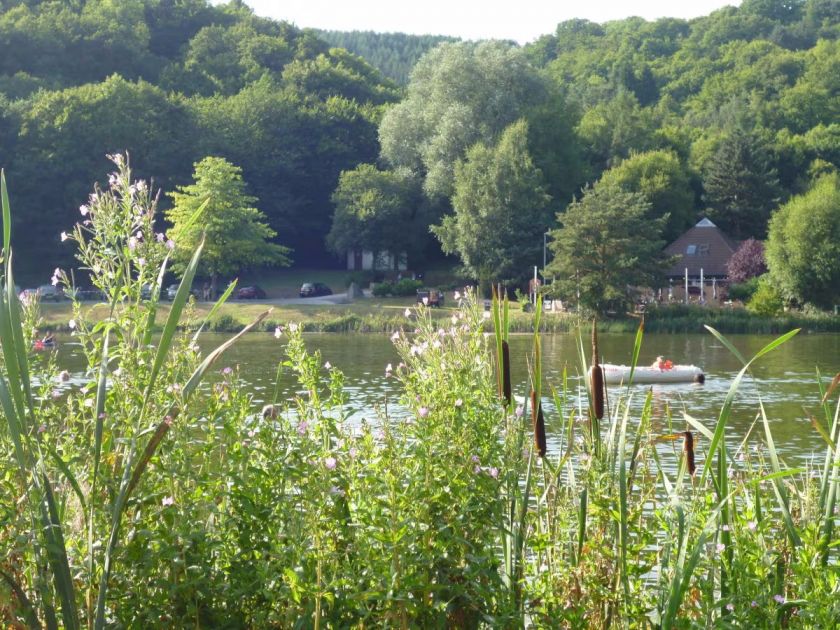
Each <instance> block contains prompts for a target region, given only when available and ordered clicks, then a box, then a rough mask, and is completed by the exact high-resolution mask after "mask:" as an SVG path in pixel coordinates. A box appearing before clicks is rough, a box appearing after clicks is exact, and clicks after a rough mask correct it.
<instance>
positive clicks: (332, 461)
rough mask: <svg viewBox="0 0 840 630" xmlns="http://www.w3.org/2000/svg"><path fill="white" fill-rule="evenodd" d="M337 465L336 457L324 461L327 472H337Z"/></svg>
mask: <svg viewBox="0 0 840 630" xmlns="http://www.w3.org/2000/svg"><path fill="white" fill-rule="evenodd" d="M336 463H337V462H336V461H335V457H327V458H326V459H324V466H325V467H326V469H327V470H335V465H336Z"/></svg>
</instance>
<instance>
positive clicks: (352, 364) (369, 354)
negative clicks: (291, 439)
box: [59, 333, 840, 464]
mask: <svg viewBox="0 0 840 630" xmlns="http://www.w3.org/2000/svg"><path fill="white" fill-rule="evenodd" d="M228 338H229V335H226V334H219V333H207V334H205V335H203V337H202V347H203V348H204V349H205V350H208V349H212V348H214V347H216V346H218V345H219V344H221V343H222V342H223V341H225V340H226V339H228ZM774 338H775V337H774V336H769V335H768V336H764V335H732V336H730V337H729V339H730V341H731V342H732V343H733V345H734V346H735V347H736V348H738V350H739V351H740V352H741V353H742V354H743V355H744V356H745V357H746V358H748V359H749V358H751V357H752V356H753V355H754V354H755V353H756V352H757V351H758V350H760V349H761V348H762V347H764V346H765V345H766V344H767V343H769V342H770V341H772V340H773V339H774ZM305 339H306V343H307V345H308V347H309V348H310V350H313V351H314V350H320V351H321V354H322V356H323V360H324V361H329V362H330V363H331V364H332V365H333V366H334V367H336V368H338V369H340V370H342V371H343V372H344V373H345V375H346V387H347V391H348V395H349V399H350V411H351V414H352V417H353V418H354V419H356V420H359V419H361V418H364V417H368V418H372V417H373V416H374V415H375V411H374V409H375V408H376V407H381V406H382V405H383V404H384V403H385V402H386V400H387V402H388V406H389V412H390V413H394V412H396V413H397V414H398V413H399V407H398V398H399V394H400V391H399V385H398V383H397V382H396V381H395V380H394V379H386V378H385V366H386V365H387V364H388V363H393V364H394V365H397V363H399V358H398V356H397V353H396V351H395V349H394V347H393V345H392V343H391V341H390V339H389V336H388V335H387V334H346V335H343V334H308V335H306V336H305ZM599 341H600V349H601V353H602V356H603V360H604V362H609V363H625V364H626V363H629V362H630V359H631V353H632V349H633V341H634V337H633V335H629V334H603V335H600V336H599ZM576 344H577V338H576V336H575V335H572V334H554V335H544V336H543V364H544V374H545V384H544V386H543V390H544V392H546V393H547V392H548V391H549V389H550V387H551V386H552V385H554V386H557V387H560V386H561V384H562V371H563V368H564V367H566V368H568V372H569V375H570V377H573V378H570V383H571V385H570V387H572V388H575V389H579V388H580V387H581V385H582V381H581V380H580V379H579V378H577V374H578V371H579V367H578V366H579V364H580V361H579V359H578V351H577V349H576ZM530 347H531V336H530V335H520V336H514V337H513V338H512V343H511V351H512V365H513V370H514V383H516V382H517V381H518V382H519V383H520V386H519V387H515V388H514V389H515V393H517V394H524V393H525V379H526V376H527V371H526V370H527V368H526V356H527V354H528V353H529V352H530ZM586 347H587V352H588V342H586ZM59 352H60V358H59V360H60V362H61V363H62V366H63V367H67V368H68V369H70V370H73V369H76V370H80V369H81V367H82V365H81V360H80V357H79V356H78V355H77V351H76V349H75V348H74V347H73V345H72V340H71V339H67V340H65V343H62V344H61V346H60V350H59ZM657 355H662V356H664V357H666V358H669V359H671V360H672V361H673V362H674V363H693V364H695V365H698V366H700V367H702V368H703V370H704V372H705V373H706V383H705V385H695V384H671V385H654V386H653V396H654V423H655V425H654V426H655V429H656V430H661V432H662V433H667V432H668V427H667V413H668V411H670V413H671V416H672V418H673V420H674V430H684V429H685V428H686V427H685V422H684V421H683V420H682V413H683V410H685V411H686V412H687V413H689V414H690V415H691V416H693V417H694V418H697V419H699V420H701V421H702V422H703V423H704V424H705V425H706V426H707V427H709V428H713V427H714V424H715V421H716V419H717V417H718V414H719V412H720V408H721V405H722V404H723V401H724V398H725V397H726V394H727V391H728V390H729V386H730V384H731V382H732V379H733V378H734V377H735V376H736V375H737V373H738V371H739V370H740V369H741V365H740V363H739V362H738V360H737V359H736V358H735V357H734V356H733V355H732V354H731V353H730V352H729V351H728V350H727V349H726V348H725V347H723V345H721V343H720V342H719V341H718V340H717V339H715V338H714V337H713V336H711V335H709V334H705V335H704V334H696V335H694V334H692V335H654V334H650V335H646V336H645V340H644V344H643V346H642V353H641V357H640V364H641V365H648V364H650V363H651V362H652V361H653V359H654V358H655V357H656V356H657ZM282 358H283V342H282V340H279V341H278V340H277V339H275V338H274V336H273V334H271V333H251V334H248V335H245V337H244V338H243V339H242V340H240V341H239V342H238V344H237V345H235V346H234V347H233V348H231V349H230V350H229V351H228V352H227V354H226V355H225V356H224V358H223V360H222V362H220V363H219V364H218V367H219V369H221V368H222V367H224V366H235V365H238V366H239V369H240V374H241V376H242V378H243V379H244V380H245V381H246V382H247V383H249V386H250V388H251V390H252V391H253V393H254V396H255V399H256V400H257V402H259V403H262V402H270V401H272V400H273V399H274V396H275V390H276V388H275V377H276V373H277V364H278V362H279V361H281V360H282ZM817 369H819V371H820V373H821V374H822V379H823V382H824V383H825V384H826V386H827V384H828V383H829V382H830V380H831V378H832V377H833V376H834V374H836V373H838V372H840V335H838V334H804V333H800V334H799V335H797V336H796V337H794V338H793V339H791V340H790V341H788V342H787V343H786V344H784V345H782V346H781V347H779V348H777V349H776V350H774V351H773V352H771V353H770V354H768V355H765V356H764V357H762V358H761V359H759V361H758V362H757V364H756V365H755V368H754V370H753V374H754V377H755V379H752V378H749V377H747V378H746V379H745V380H744V382H743V383H742V384H741V387H740V389H739V393H738V397H737V399H736V402H735V405H734V408H733V417H732V420H731V422H730V434H731V438H732V440H733V446H734V441H735V440H736V439H737V440H739V441H740V438H742V437H743V436H744V435H745V434H746V433H747V431H748V430H749V428H750V426H751V425H752V423H753V422H754V420H755V418H756V413H757V412H758V404H757V403H758V400H759V397H761V399H762V400H763V401H764V404H765V408H766V410H767V414H768V418H769V420H770V423H771V426H772V430H773V435H774V439H775V441H776V445H777V448H779V449H780V451H782V452H783V453H784V454H785V455H786V456H787V457H788V459H789V460H790V461H789V463H791V464H793V463H796V464H800V463H802V460H804V459H807V458H808V457H809V456H810V455H812V454H816V455H818V456H820V457H821V456H822V454H823V453H824V443H821V438H820V437H819V435H818V434H817V433H816V431H815V430H814V429H813V428H812V426H811V424H810V417H811V416H817V417H819V418H820V419H823V417H824V416H823V414H822V410H821V408H820V405H819V398H820V397H819V390H818V387H817V376H816V370H817ZM73 380H74V381H75V380H76V379H73ZM648 387H650V386H636V387H634V388H633V396H634V400H635V401H636V403H637V404H638V405H639V406H640V405H641V403H642V402H643V400H644V396H645V393H646V391H647V388H648ZM295 390H296V387H295V383H294V382H293V381H292V380H291V378H289V377H285V378H282V379H281V381H280V384H279V390H278V391H277V396H278V398H279V399H281V400H282V399H286V398H289V397H291V396H293V395H294V393H295ZM610 392H611V398H614V397H615V396H616V395H617V394H618V386H615V387H611V388H610ZM834 399H835V401H836V397H834ZM552 421H553V423H554V424H555V426H558V421H557V418H556V414H553V415H552V414H551V413H549V414H548V417H547V422H548V423H549V427H548V430H549V433H551V426H550V425H551V424H552ZM760 428H761V427H760V425H759V426H757V427H756V429H760ZM761 435H763V433H762V434H761ZM751 439H753V440H755V441H758V436H756V437H755V438H751ZM701 446H702V445H701ZM793 460H797V461H796V462H794V461H793Z"/></svg>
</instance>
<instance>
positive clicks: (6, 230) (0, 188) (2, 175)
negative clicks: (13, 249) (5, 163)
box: [0, 169, 12, 256]
mask: <svg viewBox="0 0 840 630" xmlns="http://www.w3.org/2000/svg"><path fill="white" fill-rule="evenodd" d="M0 200H2V201H0V203H2V205H3V255H4V256H8V255H9V247H10V246H11V244H12V211H11V209H10V207H9V191H8V189H7V188H6V171H4V170H2V169H0Z"/></svg>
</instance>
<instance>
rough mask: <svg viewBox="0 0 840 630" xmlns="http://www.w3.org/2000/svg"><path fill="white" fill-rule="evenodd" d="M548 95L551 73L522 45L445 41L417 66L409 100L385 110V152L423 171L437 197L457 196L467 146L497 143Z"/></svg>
mask: <svg viewBox="0 0 840 630" xmlns="http://www.w3.org/2000/svg"><path fill="white" fill-rule="evenodd" d="M546 95H547V92H546V84H545V81H544V79H543V78H542V77H541V76H540V75H539V74H538V73H537V71H536V70H535V69H534V68H532V67H531V65H530V64H529V63H528V60H527V58H526V57H525V54H524V53H523V52H522V50H521V49H519V48H517V47H516V46H513V45H511V44H507V43H504V42H498V41H491V42H481V43H473V42H463V43H455V44H449V43H447V44H441V45H440V46H438V47H437V48H435V49H433V50H432V51H430V52H429V53H427V54H426V55H425V56H424V57H423V58H422V59H421V60H420V61H419V62H418V64H417V66H416V67H415V68H414V72H413V73H412V77H411V83H409V85H408V90H407V94H406V97H405V99H404V100H403V101H402V102H400V103H399V104H398V105H395V106H394V107H392V108H390V109H389V110H388V111H387V112H386V113H385V116H384V117H383V119H382V123H381V125H380V127H379V139H380V142H381V144H382V155H383V157H384V158H385V159H386V161H387V162H388V163H390V164H391V165H392V166H405V167H408V168H410V169H412V170H415V171H417V172H418V173H422V175H423V178H424V181H423V188H424V191H425V192H426V194H427V195H428V196H429V197H430V198H431V199H433V200H436V199H437V200H440V199H446V198H449V197H450V196H451V195H452V193H453V192H454V186H455V163H456V162H457V161H458V160H460V159H463V157H464V155H465V154H466V151H467V149H468V148H470V147H471V146H473V145H474V144H475V143H476V142H483V143H484V144H486V145H487V144H492V143H494V142H496V140H497V139H498V136H499V135H500V134H501V132H502V131H503V130H504V129H505V128H506V127H507V126H508V125H510V124H511V123H513V122H514V121H516V120H517V119H519V118H520V117H522V116H523V115H524V114H525V110H526V108H527V107H530V106H532V105H536V104H538V103H541V102H543V101H544V100H545V98H546ZM557 115H558V116H561V115H562V112H558V113H557Z"/></svg>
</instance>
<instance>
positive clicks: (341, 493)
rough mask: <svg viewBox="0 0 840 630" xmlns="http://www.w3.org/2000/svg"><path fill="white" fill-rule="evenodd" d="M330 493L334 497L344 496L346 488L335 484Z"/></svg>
mask: <svg viewBox="0 0 840 630" xmlns="http://www.w3.org/2000/svg"><path fill="white" fill-rule="evenodd" d="M330 494H331V495H333V496H334V497H343V496H344V490H342V489H341V488H339V487H338V486H333V487H332V488H330Z"/></svg>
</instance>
